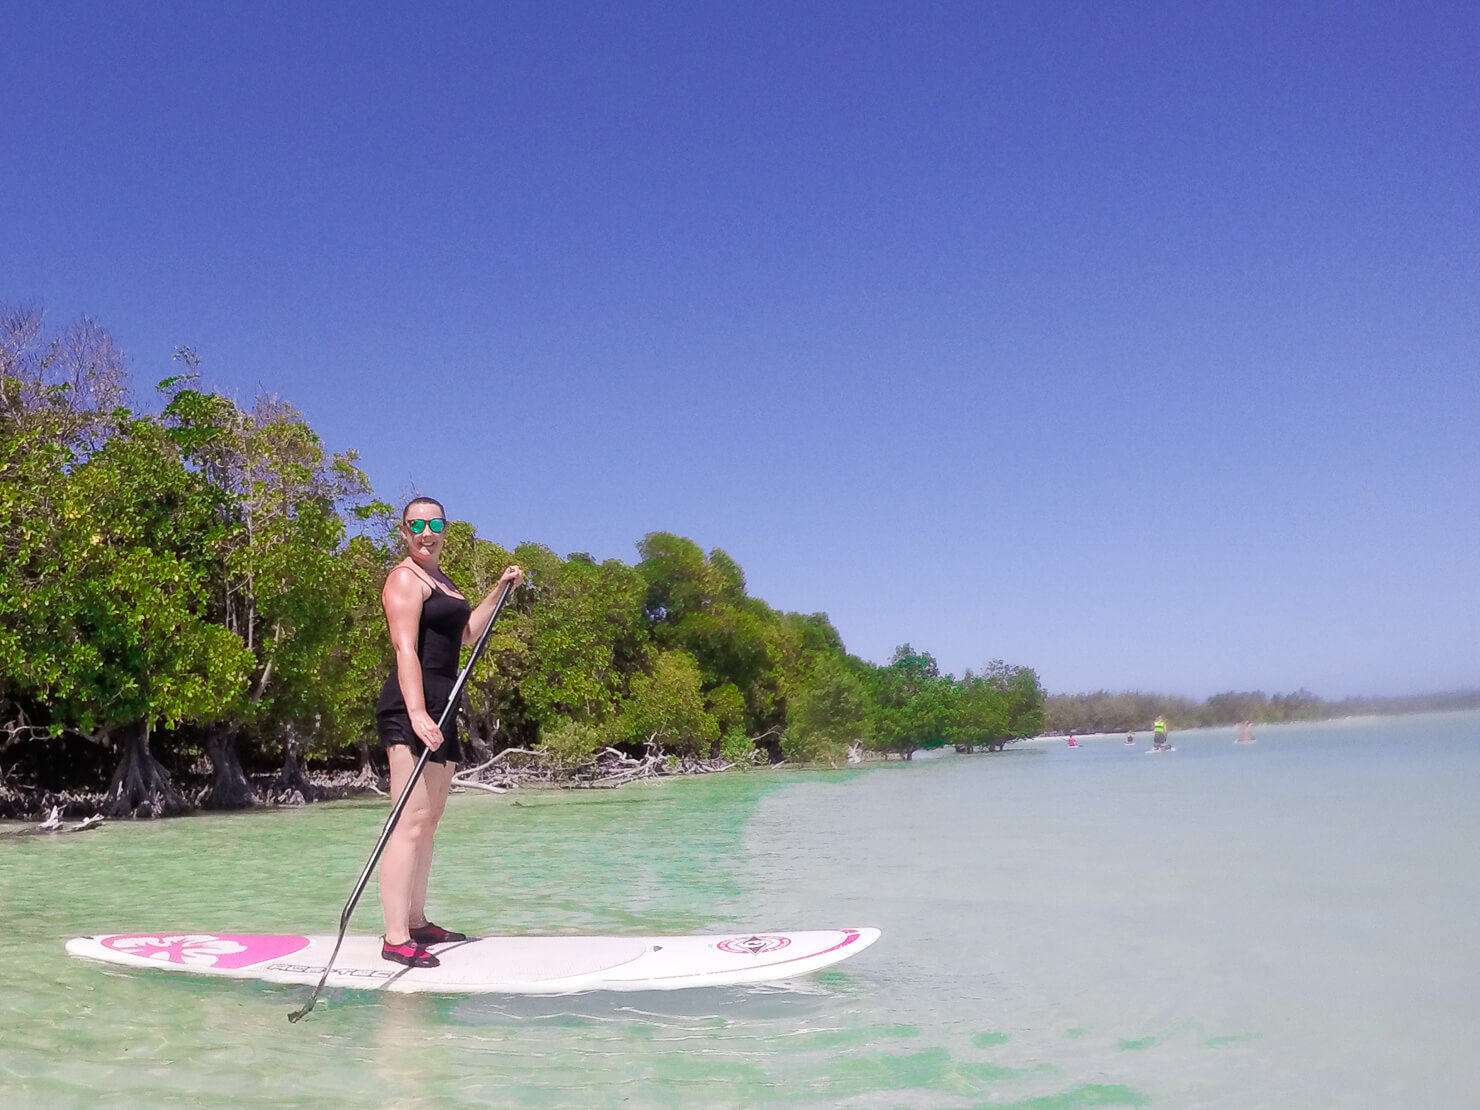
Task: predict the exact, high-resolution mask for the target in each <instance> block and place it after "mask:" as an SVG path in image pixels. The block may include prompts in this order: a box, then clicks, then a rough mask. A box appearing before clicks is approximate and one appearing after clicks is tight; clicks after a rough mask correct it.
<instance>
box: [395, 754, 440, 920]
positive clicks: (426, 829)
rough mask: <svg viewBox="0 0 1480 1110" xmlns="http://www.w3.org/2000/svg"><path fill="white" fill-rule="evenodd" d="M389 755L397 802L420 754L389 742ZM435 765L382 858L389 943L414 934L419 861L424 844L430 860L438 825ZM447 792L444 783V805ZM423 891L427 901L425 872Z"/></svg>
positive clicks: (409, 801)
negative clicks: (431, 783) (432, 786)
mask: <svg viewBox="0 0 1480 1110" xmlns="http://www.w3.org/2000/svg"><path fill="white" fill-rule="evenodd" d="M386 755H387V757H388V758H389V759H390V764H391V804H392V805H394V804H395V802H396V799H397V798H399V797H400V796H401V793H402V791H404V790H405V789H406V783H407V782H408V781H409V780H410V779H411V772H412V771H414V770H415V769H416V756H414V755H412V754H411V749H410V748H409V747H407V746H406V745H405V744H391V745H389V746H388V747H387V748H386ZM435 767H437V764H435V763H428V764H427V765H426V768H425V770H423V772H422V774H421V777H420V778H418V779H417V780H416V785H415V786H414V787H412V790H411V797H409V798H408V799H407V800H406V808H405V809H403V810H402V811H401V819H400V820H399V821H397V822H396V827H395V828H394V829H392V830H391V838H390V840H389V841H387V842H386V846H385V853H384V854H383V855H382V856H381V857H380V909H381V912H382V913H383V914H384V915H385V939H386V943H388V944H405V943H406V942H407V941H408V940H409V939H410V936H411V903H412V899H413V896H414V894H415V891H416V889H417V885H416V884H417V870H418V862H419V860H420V858H421V853H422V850H423V845H425V850H426V854H427V858H428V860H430V858H431V845H432V832H433V830H434V829H435V827H436V822H435V820H433V817H432V813H433V804H432V796H431V793H430V792H429V790H428V783H427V774H428V772H430V771H431V770H432V769H433V768H435ZM449 779H450V776H449ZM445 791H446V787H445V786H444V787H443V800H444V804H445V799H446V793H445ZM439 812H440V811H439ZM421 892H422V893H421V898H422V900H425V898H426V877H425V875H423V876H422V878H421ZM423 920H424V919H423Z"/></svg>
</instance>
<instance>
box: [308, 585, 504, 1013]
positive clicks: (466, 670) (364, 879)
mask: <svg viewBox="0 0 1480 1110" xmlns="http://www.w3.org/2000/svg"><path fill="white" fill-rule="evenodd" d="M511 589H513V583H512V582H505V583H504V588H503V589H502V590H500V591H499V594H498V600H497V601H495V602H494V603H493V612H492V613H490V614H489V616H488V623H487V624H486V625H484V626H483V631H482V633H480V634H479V636H478V642H477V643H475V644H474V645H473V654H471V655H469V656H468V663H467V666H465V667H463V669H462V673H461V674H459V675H458V676H457V682H456V683H455V684H454V685H453V687H452V693H450V694H448V695H447V706H446V708H444V709H443V710H442V716H441V717H439V718H438V719H437V727H438V728H439V729H440V728H441V727H442V726H443V724H445V723H446V721H447V718H448V716H449V715H451V714H453V713H456V712H457V701H458V698H459V697H461V696H462V691H463V687H464V686H465V685H467V681H468V675H469V674H471V673H472V670H473V664H474V663H476V662H478V656H480V655H482V654H483V646H484V645H485V644H487V643H488V634H489V633H490V632H492V631H493V622H494V621H496V620H498V615H499V612H500V610H502V609H503V607H504V602H506V601H507V600H508V599H509V591H510V590H511ZM431 754H432V750H431V749H430V748H428V747H423V748H422V750H421V758H420V759H418V760H417V761H416V767H415V768H413V770H412V772H411V777H410V778H409V779H407V780H406V788H405V789H404V790H402V791H401V796H400V797H399V798H397V799H396V804H395V806H393V807H392V809H391V815H390V816H389V817H387V818H386V819H385V828H384V829H382V830H381V832H380V842H379V843H378V844H376V845H375V851H373V852H371V853H370V858H369V859H368V860H366V861H365V870H363V871H361V872H360V881H359V882H357V883H356V884H355V892H354V893H353V894H351V895H350V896H349V901H348V902H346V903H345V904H344V912H343V913H341V914H340V915H339V937H338V939H337V940H335V941H334V951H333V952H331V953H329V961H328V963H326V964H325V965H324V974H323V975H322V976H321V977H320V978H319V985H318V986H316V987H314V989H313V995H312V996H311V997H310V998H309V1000H308V1003H307V1005H305V1006H304V1007H303V1009H301V1010H294V1011H293V1012H292V1013H291V1014H289V1015H288V1020H289V1021H300V1020H302V1019H303V1018H304V1017H306V1016H307V1015H308V1012H309V1011H310V1010H312V1009H313V1008H314V1004H315V1003H317V1002H318V1000H319V992H320V991H322V990H323V989H324V984H325V983H327V982H328V981H329V972H330V971H332V970H333V968H334V960H335V958H336V957H337V956H338V955H339V946H340V945H341V944H343V943H344V934H345V931H346V930H347V929H348V928H349V919H350V916H351V915H352V914H353V913H354V912H355V906H356V905H357V904H358V903H359V901H360V895H361V894H364V893H365V884H366V883H368V882H369V881H370V875H371V873H372V872H373V871H374V870H375V865H376V864H377V863H379V862H380V857H381V856H382V855H383V854H384V853H385V846H386V842H387V841H389V840H390V838H391V833H392V832H394V831H395V828H396V822H397V821H399V820H400V819H401V811H402V810H403V809H405V808H406V800H407V799H408V798H410V797H411V788H412V787H413V786H415V785H416V780H417V779H419V778H421V772H422V768H424V767H425V766H426V765H427V756H429V755H431Z"/></svg>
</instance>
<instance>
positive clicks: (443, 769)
mask: <svg viewBox="0 0 1480 1110" xmlns="http://www.w3.org/2000/svg"><path fill="white" fill-rule="evenodd" d="M456 770H457V766H456V764H452V763H431V762H428V763H427V765H426V768H425V769H424V770H423V771H422V773H421V777H422V781H423V782H425V783H426V787H427V803H428V805H430V806H431V823H430V825H429V827H428V830H427V835H426V836H425V837H424V838H422V840H421V842H420V843H419V844H418V846H417V856H416V874H415V877H414V879H413V881H412V884H411V904H410V906H409V912H408V914H407V917H406V921H407V923H408V924H409V925H410V926H412V927H415V928H420V927H421V926H423V925H425V924H426V923H427V878H428V877H429V876H430V875H431V873H432V847H433V842H434V839H435V837H436V833H437V825H438V823H439V822H440V821H441V820H442V813H443V811H444V810H446V808H447V795H448V793H449V792H450V791H451V789H452V776H453V773H454V772H455V771H456Z"/></svg>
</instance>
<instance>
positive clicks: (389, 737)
mask: <svg viewBox="0 0 1480 1110" xmlns="http://www.w3.org/2000/svg"><path fill="white" fill-rule="evenodd" d="M446 527H447V513H446V510H444V509H443V508H442V505H441V503H439V502H437V501H434V500H432V499H431V498H430V497H417V498H414V499H413V500H411V501H410V502H409V503H408V504H407V505H406V508H405V509H403V510H402V512H401V527H400V529H399V532H400V536H401V540H402V542H404V543H405V544H406V549H407V551H408V552H409V554H408V555H407V556H406V558H405V559H403V560H401V562H400V563H398V564H397V565H396V567H395V568H394V569H393V570H392V571H391V572H390V574H389V575H388V576H387V577H386V580H385V587H384V588H383V589H382V590H381V592H380V600H381V604H382V605H383V606H384V608H385V623H386V628H387V629H388V630H389V632H390V637H391V646H392V647H393V648H394V649H395V652H396V665H395V666H394V667H393V668H392V669H391V673H390V677H389V678H387V679H386V680H385V685H384V686H382V687H381V689H380V700H379V701H378V702H377V703H376V705H375V728H376V731H377V732H378V733H379V734H380V739H381V742H382V743H384V744H385V750H386V756H387V758H388V759H389V760H390V765H391V797H392V798H393V799H396V798H399V797H400V796H401V794H402V793H403V792H404V791H405V789H406V784H407V782H408V781H409V780H410V778H411V773H412V771H414V770H415V768H416V762H417V760H418V759H419V758H420V757H421V753H422V749H423V747H425V748H428V749H430V751H431V754H430V755H429V756H428V757H427V763H426V767H425V768H424V769H423V771H422V774H421V777H420V778H418V779H417V781H416V784H415V786H414V787H413V788H412V791H411V796H410V798H408V799H407V803H406V808H405V810H404V811H403V812H402V813H401V819H400V821H399V822H398V823H397V824H396V827H395V829H394V830H393V831H392V832H391V837H390V840H389V841H388V842H387V843H386V846H385V855H384V856H382V857H381V860H380V907H381V910H382V911H383V912H384V913H385V936H384V937H383V938H382V941H381V949H380V954H381V956H382V957H383V958H384V959H387V960H390V961H392V962H394V963H398V964H405V965H406V966H407V967H436V966H437V965H438V963H439V961H438V959H437V957H436V956H434V955H432V953H430V952H429V951H427V945H429V944H443V943H447V942H450V941H458V940H466V939H467V937H466V936H464V935H463V934H462V933H455V932H453V931H452V930H450V929H444V928H442V927H441V926H439V925H433V924H432V923H431V922H430V921H428V920H427V916H426V896H427V875H428V874H429V873H430V872H431V869H432V837H433V834H435V833H436V831H437V822H438V821H440V820H441V819H442V810H443V809H444V808H445V807H446V805H447V794H448V791H449V790H450V789H451V786H452V773H453V771H454V770H456V767H457V764H458V762H459V760H461V758H462V746H461V745H460V744H459V742H458V736H457V713H456V711H455V710H454V711H453V712H452V713H449V714H448V715H447V720H446V722H445V723H444V725H443V727H442V728H441V729H438V727H437V717H438V716H439V715H440V714H441V713H442V711H443V709H445V708H446V706H447V699H448V697H449V695H451V693H452V688H453V687H454V686H455V685H456V684H457V662H458V653H459V651H460V650H461V649H462V645H463V644H470V643H472V642H473V641H475V640H476V639H477V638H478V637H479V635H481V634H482V632H483V629H484V628H485V627H486V626H487V625H488V622H489V621H490V620H491V619H492V617H493V611H494V605H495V599H496V598H497V596H498V593H499V587H500V586H502V585H503V584H504V583H505V582H508V583H510V589H513V588H515V587H517V586H518V585H519V583H520V582H521V581H523V579H524V575H523V573H522V572H521V571H520V569H519V568H518V567H509V568H508V569H507V570H505V571H504V573H503V575H502V576H501V577H500V578H499V580H498V582H497V583H496V584H495V585H494V588H493V589H492V590H491V591H490V592H489V594H488V596H487V597H485V598H484V599H483V601H482V602H481V603H480V604H479V605H478V607H477V608H476V609H474V608H473V607H472V606H471V605H469V604H468V601H467V599H466V598H464V597H463V595H462V594H460V593H459V592H458V590H457V587H456V586H454V585H453V584H452V582H451V581H450V580H449V579H448V577H447V576H446V575H445V574H443V573H442V568H441V566H440V565H439V564H440V560H441V557H442V544H443V530H444V529H445V528H446Z"/></svg>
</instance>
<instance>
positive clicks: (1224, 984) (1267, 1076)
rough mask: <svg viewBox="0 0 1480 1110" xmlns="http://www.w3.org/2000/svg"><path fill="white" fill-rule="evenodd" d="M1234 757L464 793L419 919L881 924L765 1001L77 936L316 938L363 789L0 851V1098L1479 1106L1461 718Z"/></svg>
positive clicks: (446, 829)
mask: <svg viewBox="0 0 1480 1110" xmlns="http://www.w3.org/2000/svg"><path fill="white" fill-rule="evenodd" d="M1232 738H1233V734H1232V732H1231V731H1230V730H1208V731H1206V732H1200V733H1184V734H1180V735H1178V736H1177V737H1176V738H1175V743H1176V745H1177V748H1178V750H1177V751H1176V752H1174V753H1172V754H1170V755H1167V756H1160V757H1156V758H1150V759H1148V758H1145V757H1144V755H1143V754H1142V753H1143V752H1144V750H1145V742H1144V739H1143V742H1142V744H1141V745H1139V746H1138V747H1137V748H1135V749H1129V748H1126V747H1125V746H1124V745H1123V744H1122V743H1121V741H1120V738H1118V737H1110V738H1103V739H1101V738H1090V739H1088V740H1087V741H1085V743H1084V746H1083V747H1082V748H1080V749H1078V750H1072V749H1068V748H1065V747H1063V746H1062V745H1060V744H1054V743H1045V742H1035V743H1031V744H1025V745H1019V746H1017V747H1015V748H1014V749H1012V750H1009V751H1008V752H1005V753H1002V754H1001V755H976V756H955V755H946V756H941V757H938V758H931V759H920V760H917V761H915V762H914V763H912V764H908V765H902V764H892V765H888V766H884V767H872V768H868V769H863V770H849V771H838V772H794V773H786V772H782V773H755V774H750V775H742V774H728V775H722V776H711V777H708V778H703V779H691V780H683V781H677V782H668V783H660V784H649V785H639V786H633V787H628V788H624V789H623V790H620V791H611V792H606V791H602V792H556V793H525V794H522V795H518V796H516V795H505V796H503V797H498V798H492V797H484V796H465V797H460V798H456V799H454V801H453V804H452V806H451V807H450V809H449V811H448V815H447V818H446V820H445V822H444V826H443V833H442V836H441V838H440V843H439V849H438V870H437V872H436V873H434V876H433V887H434V890H433V895H432V903H433V909H434V916H435V917H436V918H437V919H438V920H440V921H443V922H444V923H446V924H449V925H454V926H460V927H465V928H473V929H477V930H479V931H484V932H507V933H594V932H602V933H608V932H617V933H622V932H629V933H651V932H691V931H692V932H699V931H725V930H730V929H765V928H783V927H810V926H824V925H877V926H879V927H881V928H883V930H884V937H883V939H882V940H881V941H880V942H879V943H878V944H877V945H875V946H874V947H873V948H872V949H870V950H869V951H867V952H865V953H863V954H862V955H860V956H859V957H857V958H856V959H854V960H852V961H849V962H847V963H845V964H842V965H839V966H838V967H837V968H834V969H831V970H829V971H827V972H824V973H822V974H820V975H817V976H815V977H813V978H811V979H809V980H806V981H805V982H803V983H801V984H798V985H795V986H793V987H791V988H788V989H769V988H768V989H748V990H741V989H735V990H698V991H684V992H676V993H671V994H664V993H652V994H642V995H603V994H591V995H582V996H576V997H569V998H557V999H516V998H499V997H489V996H485V997H479V998H432V997H423V996H380V995H376V994H371V993H355V992H331V993H330V994H329V995H328V996H327V999H326V1001H325V1002H323V1003H321V1004H320V1006H319V1008H318V1009H317V1010H315V1012H314V1013H313V1014H312V1015H311V1016H310V1017H309V1018H308V1019H307V1020H306V1021H305V1022H304V1023H302V1024H301V1025H290V1024H289V1023H288V1021H287V1020H286V1016H287V1013H288V1011H289V1010H291V1009H293V1008H294V1007H295V1006H296V1005H298V1004H299V1003H300V1002H301V1001H302V1000H303V997H304V996H303V992H302V991H301V990H298V989H294V988H283V987H272V986H263V985H256V984H250V983H239V982H229V981H211V980H202V979H199V978H195V977H186V976H170V975H166V974H153V973H147V972H131V971H126V970H124V969H116V968H105V967H103V966H101V965H95V964H89V963H85V962H82V961H78V960H73V959H70V958H68V957H67V956H66V955H65V954H64V952H63V951H62V942H63V941H64V940H65V939H66V938H67V937H70V936H73V935H78V934H82V933H87V932H103V931H135V930H154V929H161V930H171V931H173V930H201V931H241V932H249V931H250V932H277V931H282V932H290V931H314V932H332V931H333V930H334V928H335V927H336V925H337V918H338V914H339V910H340V907H341V906H342V904H343V900H344V898H345V896H346V895H347V893H348V890H349V887H350V886H351V884H352V882H353V880H354V877H355V876H356V875H357V874H358V870H359V868H360V866H361V865H362V864H363V861H364V857H365V854H366V853H367V852H368V851H369V849H370V847H371V846H372V845H373V843H374V840H375V835H376V832H377V831H378V827H379V823H380V821H381V820H383V817H384V813H385V808H384V803H353V804H339V805H329V806H317V807H309V808H306V809H302V810H285V811H276V812H270V813H254V814H241V815H233V816H227V817H199V818H189V819H184V820H178V821H169V822H152V823H140V824H120V825H110V826H106V827H105V828H103V829H101V830H98V831H96V832H90V833H86V834H80V835H74V836H64V837H56V838H44V837H26V838H21V839H7V840H4V841H0V923H3V929H0V1031H3V1036H0V1105H4V1106H7V1107H9V1106H17V1107H31V1106H35V1107H43V1106H44V1107H72V1106H75V1107H92V1106H98V1105H103V1104H107V1105H125V1106H200V1107H215V1106H221V1107H226V1106H264V1107H266V1106H326V1107H327V1106H334V1107H362V1106H363V1107H381V1106H395V1107H432V1106H437V1107H447V1106H500V1107H523V1106H529V1107H670V1106H674V1107H677V1106H685V1107H686V1106H703V1107H711V1106H774V1107H838V1106H846V1107H860V1108H872V1107H890V1108H892V1107H952V1108H954V1107H963V1108H964V1107H982V1106H1015V1107H1023V1108H1029V1107H1031V1108H1037V1110H1049V1108H1055V1107H1076V1106H1129V1107H1141V1106H1159V1107H1185V1106H1207V1107H1230V1108H1231V1107H1240V1108H1243V1107H1257V1106H1271V1107H1291V1106H1294V1107H1300V1106H1311V1107H1372V1106H1399V1105H1402V1106H1424V1107H1469V1106H1473V1105H1475V1104H1476V1096H1475V1091H1476V1089H1477V1081H1480V1066H1477V1064H1476V1062H1475V1053H1474V1051H1473V1045H1474V1044H1475V1043H1476V1040H1477V1037H1480V1003H1477V1001H1476V999H1477V998H1480V929H1477V927H1476V925H1475V918H1476V911H1477V909H1480V869H1477V868H1476V867H1475V866H1474V863H1473V845H1474V844H1475V843H1476V841H1477V837H1480V806H1477V805H1476V804H1475V801H1474V788H1473V784H1474V783H1475V782H1476V781H1477V773H1480V715H1475V714H1468V715H1465V714H1461V715H1452V716H1434V717H1415V718H1404V719H1386V720H1363V721H1344V722H1329V723H1324V724H1318V725H1302V726H1285V727H1280V728H1266V729H1262V730H1260V731H1259V733H1258V739H1259V742H1258V743H1257V744H1255V745H1251V746H1236V745H1234V744H1232V743H1231V741H1232ZM516 801H517V802H518V803H519V804H518V805H515V804H514V803H515V802H516ZM376 909H377V907H376V906H375V904H374V902H373V888H372V892H371V897H370V898H367V900H366V902H365V903H364V905H363V908H362V910H361V912H360V913H359V915H358V916H357V917H356V926H357V930H356V931H360V932H373V931H376V928H377V924H378V923H377V919H376Z"/></svg>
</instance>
